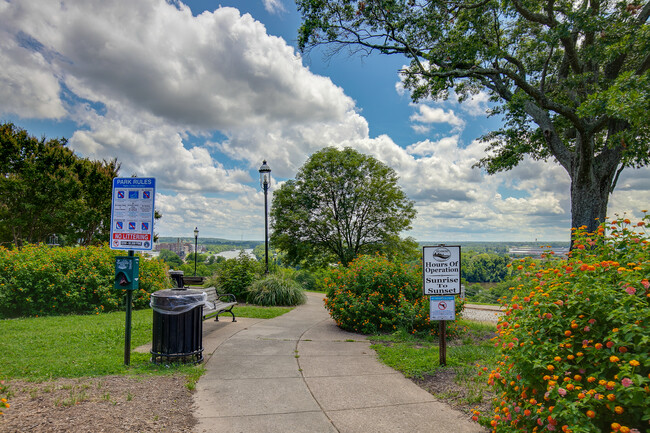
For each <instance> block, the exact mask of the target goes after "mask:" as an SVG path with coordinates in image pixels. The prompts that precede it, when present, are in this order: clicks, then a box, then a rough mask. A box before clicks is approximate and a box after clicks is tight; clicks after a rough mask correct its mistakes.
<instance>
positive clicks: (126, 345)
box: [124, 250, 139, 366]
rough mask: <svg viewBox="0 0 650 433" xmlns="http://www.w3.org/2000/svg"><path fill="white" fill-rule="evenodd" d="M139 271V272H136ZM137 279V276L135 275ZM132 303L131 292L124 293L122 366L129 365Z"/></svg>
mask: <svg viewBox="0 0 650 433" xmlns="http://www.w3.org/2000/svg"><path fill="white" fill-rule="evenodd" d="M133 256H134V252H133V250H129V257H133ZM138 271H139V270H138ZM135 278H138V275H137V274H136V275H135ZM132 303H133V290H127V291H126V324H125V325H124V328H125V329H124V365H126V366H128V365H130V364H131V308H132V307H131V304H132Z"/></svg>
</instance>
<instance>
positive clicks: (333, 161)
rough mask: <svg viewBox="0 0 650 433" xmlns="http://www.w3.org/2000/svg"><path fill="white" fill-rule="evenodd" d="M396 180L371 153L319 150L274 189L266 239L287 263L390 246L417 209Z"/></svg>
mask: <svg viewBox="0 0 650 433" xmlns="http://www.w3.org/2000/svg"><path fill="white" fill-rule="evenodd" d="M397 180H398V178H397V175H396V174H395V171H394V170H393V169H391V168H390V167H388V166H386V165H385V164H383V163H381V162H379V161H377V160H376V159H375V158H373V157H371V156H368V155H363V154H361V153H359V152H357V151H355V150H353V149H350V148H345V149H344V150H337V149H335V148H332V147H327V148H325V149H322V150H320V151H318V152H316V153H315V154H313V155H312V156H311V157H310V158H309V159H308V160H307V162H306V163H305V164H304V165H303V166H302V167H301V168H300V170H299V171H298V174H297V175H296V179H295V180H289V181H287V182H286V183H285V184H284V185H282V187H281V188H280V189H279V190H277V191H275V194H274V195H273V204H272V206H271V224H272V229H273V234H272V235H271V242H272V243H273V245H274V247H275V248H278V249H280V250H283V251H284V252H285V253H286V256H285V260H286V261H287V262H288V263H289V264H294V265H296V264H300V263H302V264H303V265H305V266H309V265H311V266H314V265H317V266H318V265H323V264H328V263H331V262H332V261H335V260H339V261H340V262H341V263H343V264H344V265H347V264H348V263H349V262H350V261H352V260H354V258H355V257H357V256H358V255H360V254H367V253H372V252H376V251H384V250H393V249H394V246H395V245H396V244H397V243H399V242H400V239H399V236H398V234H399V233H400V232H401V231H402V230H407V229H409V228H410V224H411V220H412V219H413V218H414V217H415V213H416V212H415V209H414V208H413V202H412V201H411V200H409V199H408V198H407V197H406V195H405V194H404V192H402V190H401V189H400V188H399V186H398V185H397Z"/></svg>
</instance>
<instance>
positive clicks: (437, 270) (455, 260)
mask: <svg viewBox="0 0 650 433" xmlns="http://www.w3.org/2000/svg"><path fill="white" fill-rule="evenodd" d="M422 271H423V272H422V277H423V279H424V284H423V287H424V294H425V295H460V246H459V245H458V246H449V245H439V246H437V247H423V248H422Z"/></svg>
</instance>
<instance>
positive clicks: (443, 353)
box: [438, 320, 447, 367]
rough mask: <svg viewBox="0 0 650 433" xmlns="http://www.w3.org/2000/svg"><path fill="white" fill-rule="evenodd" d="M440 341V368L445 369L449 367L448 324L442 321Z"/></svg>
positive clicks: (439, 330)
mask: <svg viewBox="0 0 650 433" xmlns="http://www.w3.org/2000/svg"><path fill="white" fill-rule="evenodd" d="M438 324H439V327H438V340H439V349H438V351H439V354H440V366H441V367H444V366H445V365H447V322H446V321H444V320H440V321H439V322H438Z"/></svg>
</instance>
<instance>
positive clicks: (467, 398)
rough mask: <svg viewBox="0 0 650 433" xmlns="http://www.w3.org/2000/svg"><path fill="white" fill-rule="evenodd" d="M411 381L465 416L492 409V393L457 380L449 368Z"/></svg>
mask: <svg viewBox="0 0 650 433" xmlns="http://www.w3.org/2000/svg"><path fill="white" fill-rule="evenodd" d="M411 380H412V381H413V382H414V383H415V384H416V385H418V386H419V387H420V388H422V389H424V390H425V391H428V392H429V393H430V394H433V395H434V396H435V397H436V398H438V399H439V400H441V401H444V402H445V403H447V404H448V405H450V406H451V407H453V408H454V409H456V410H460V411H461V412H463V413H465V414H467V415H470V416H471V414H472V411H473V410H474V409H478V410H479V411H480V412H481V413H488V412H490V411H491V409H492V398H493V397H494V393H493V392H492V391H490V390H489V389H487V388H486V387H485V386H484V384H480V385H479V384H476V383H473V382H471V381H469V380H468V381H466V382H463V381H460V380H457V373H456V371H454V370H453V369H451V368H445V369H440V370H438V371H436V373H435V374H434V375H424V377H423V378H421V379H418V378H412V379H411ZM479 396H480V398H479Z"/></svg>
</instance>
